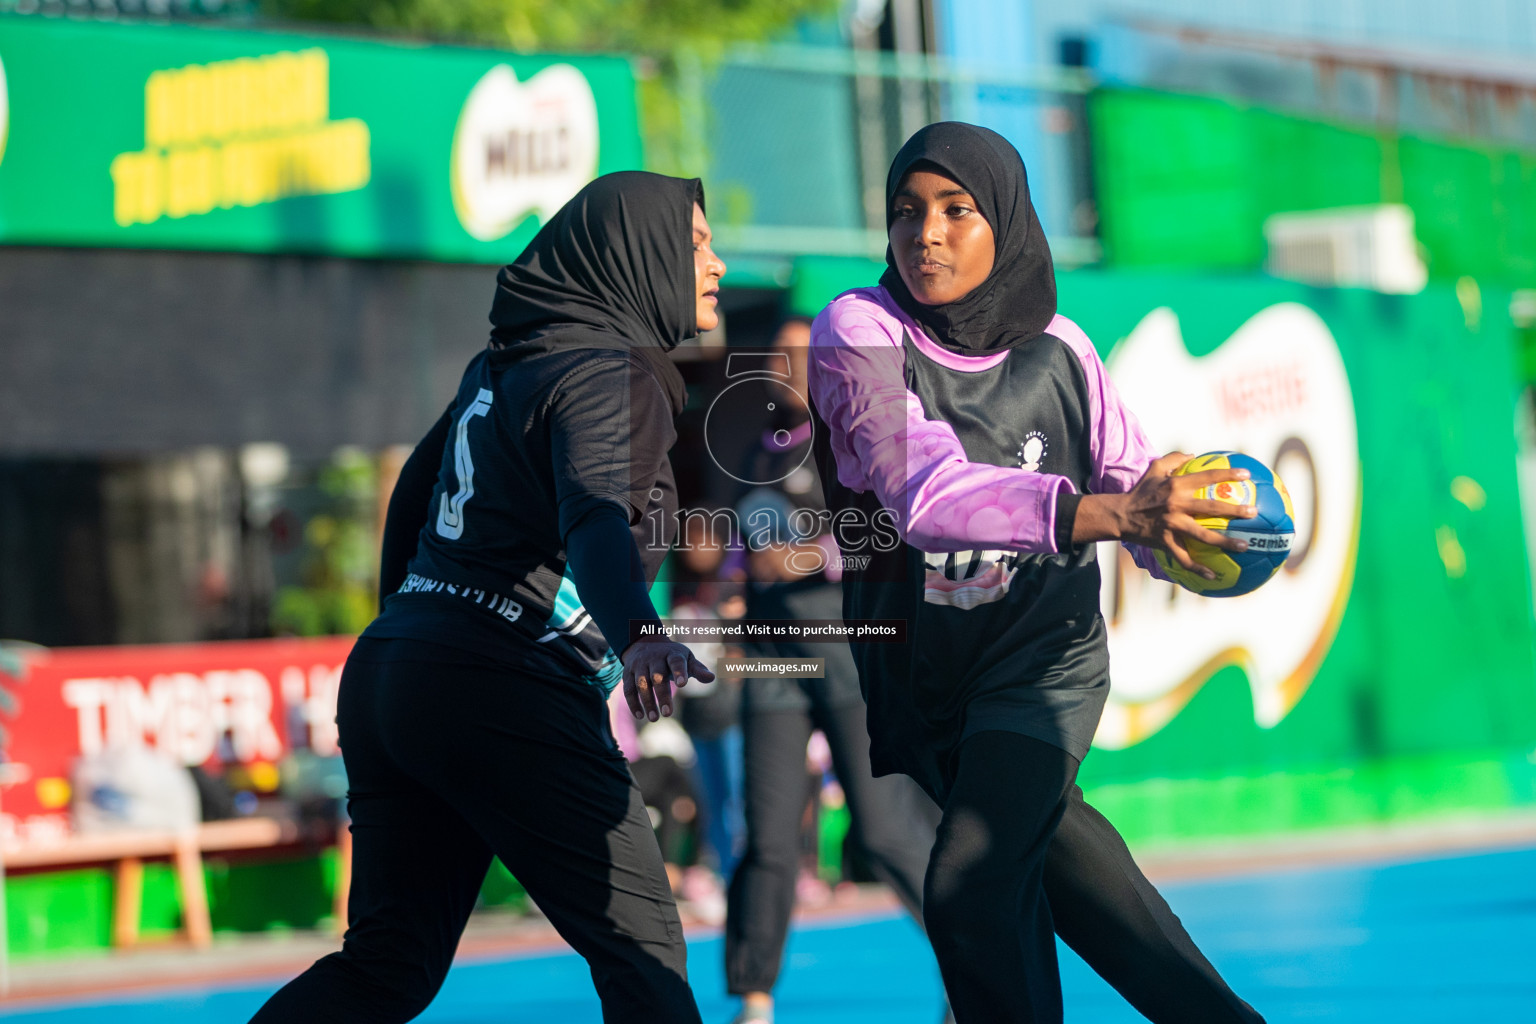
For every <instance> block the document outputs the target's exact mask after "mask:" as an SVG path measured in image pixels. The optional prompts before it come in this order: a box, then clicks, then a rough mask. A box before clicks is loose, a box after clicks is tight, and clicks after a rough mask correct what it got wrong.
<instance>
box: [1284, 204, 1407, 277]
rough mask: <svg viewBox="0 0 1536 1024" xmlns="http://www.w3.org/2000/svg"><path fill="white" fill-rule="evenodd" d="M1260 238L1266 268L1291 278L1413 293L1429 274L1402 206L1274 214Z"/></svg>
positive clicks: (1405, 209) (1388, 205)
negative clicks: (1266, 259) (1266, 252)
mask: <svg viewBox="0 0 1536 1024" xmlns="http://www.w3.org/2000/svg"><path fill="white" fill-rule="evenodd" d="M1264 241H1265V243H1266V245H1267V246H1268V249H1269V259H1268V261H1267V262H1266V264H1265V269H1267V270H1268V271H1269V272H1270V273H1271V274H1273V275H1274V276H1276V277H1283V278H1286V279H1288V280H1292V281H1304V282H1306V283H1307V284H1326V285H1342V286H1347V287H1358V288H1372V289H1374V290H1376V291H1379V292H1391V293H1394V294H1398V295H1411V294H1413V293H1415V292H1418V291H1422V290H1423V288H1424V283H1425V282H1426V281H1427V280H1428V279H1429V270H1428V268H1426V267H1425V266H1424V261H1423V260H1422V259H1421V258H1420V257H1419V244H1418V240H1417V239H1416V238H1414V234H1413V211H1412V210H1410V209H1409V208H1408V207H1406V206H1400V205H1397V204H1383V205H1380V206H1352V207H1345V208H1340V209H1334V210H1313V211H1308V212H1306V213H1277V214H1274V215H1273V216H1271V217H1269V218H1268V219H1267V220H1265V221H1264Z"/></svg>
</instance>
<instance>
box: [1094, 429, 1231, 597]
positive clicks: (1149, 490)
mask: <svg viewBox="0 0 1536 1024" xmlns="http://www.w3.org/2000/svg"><path fill="white" fill-rule="evenodd" d="M1191 458H1193V456H1190V455H1186V454H1184V453H1183V452H1171V453H1169V454H1167V455H1164V456H1163V457H1162V458H1160V459H1158V460H1157V461H1156V462H1154V463H1152V465H1150V466H1148V467H1147V471H1146V473H1144V474H1143V475H1142V477H1141V479H1140V480H1138V481H1136V486H1134V487H1132V488H1131V489H1130V490H1129V491H1127V492H1126V493H1124V494H1092V495H1086V496H1085V497H1084V498H1083V501H1082V504H1081V505H1079V506H1078V512H1077V521H1076V522H1075V523H1074V524H1073V531H1072V539H1073V540H1074V541H1075V542H1078V543H1082V542H1085V541H1095V540H1120V541H1124V542H1126V543H1127V544H1140V545H1142V546H1144V547H1152V548H1161V549H1162V550H1164V551H1166V552H1168V556H1169V557H1170V558H1172V559H1173V560H1174V561H1175V562H1178V563H1179V564H1180V565H1181V566H1183V567H1184V568H1186V569H1188V570H1189V571H1190V572H1195V573H1199V574H1200V575H1201V576H1203V577H1205V578H1206V579H1208V580H1213V579H1215V578H1216V573H1215V572H1214V571H1213V570H1211V569H1208V568H1206V567H1205V566H1203V565H1201V564H1199V563H1198V562H1196V561H1195V560H1194V559H1193V558H1191V557H1190V556H1189V552H1188V551H1187V550H1185V547H1184V541H1185V538H1193V539H1195V540H1198V541H1203V542H1205V543H1206V544H1211V545H1213V546H1215V547H1219V548H1225V549H1227V550H1228V551H1245V550H1247V548H1248V542H1247V541H1245V540H1239V539H1237V538H1235V537H1228V536H1225V535H1224V534H1220V533H1217V532H1216V531H1214V530H1207V529H1206V528H1205V527H1203V526H1201V525H1200V524H1199V523H1197V522H1196V521H1195V520H1197V519H1203V518H1213V517H1214V518H1221V519H1252V518H1253V517H1254V516H1255V515H1257V514H1258V509H1256V508H1254V507H1253V506H1252V505H1233V504H1232V503H1231V502H1226V501H1217V500H1215V499H1213V498H1196V497H1195V493H1196V492H1197V491H1199V490H1200V489H1201V488H1202V487H1209V486H1210V485H1211V484H1218V483H1221V482H1222V481H1224V480H1246V479H1248V471H1247V470H1246V469H1207V470H1203V471H1201V472H1199V473H1189V474H1186V475H1183V476H1174V475H1173V473H1174V471H1175V470H1177V469H1178V468H1179V467H1180V466H1182V465H1184V463H1186V462H1188V461H1189V460H1190V459H1191Z"/></svg>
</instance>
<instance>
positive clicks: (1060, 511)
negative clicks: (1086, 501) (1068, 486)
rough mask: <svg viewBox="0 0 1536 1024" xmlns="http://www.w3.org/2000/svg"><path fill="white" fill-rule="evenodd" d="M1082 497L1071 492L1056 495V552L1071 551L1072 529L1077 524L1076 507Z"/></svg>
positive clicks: (1064, 491)
mask: <svg viewBox="0 0 1536 1024" xmlns="http://www.w3.org/2000/svg"><path fill="white" fill-rule="evenodd" d="M1082 500H1083V496H1082V495H1081V494H1077V493H1075V492H1073V491H1068V490H1061V491H1058V492H1057V493H1056V550H1057V551H1071V550H1072V527H1073V526H1074V525H1075V524H1076V523H1077V506H1078V505H1080V504H1081V503H1082Z"/></svg>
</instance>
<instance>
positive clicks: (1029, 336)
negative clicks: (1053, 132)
mask: <svg viewBox="0 0 1536 1024" xmlns="http://www.w3.org/2000/svg"><path fill="white" fill-rule="evenodd" d="M918 164H926V165H930V166H931V168H932V169H935V170H938V171H940V172H942V173H943V174H944V175H945V176H946V177H949V178H953V179H954V180H955V181H957V182H959V183H960V184H961V186H963V187H964V188H965V190H966V191H967V192H969V193H970V194H971V195H973V196H975V197H976V205H977V208H978V210H979V211H980V213H981V215H982V216H983V217H985V218H986V220H987V223H988V224H989V225H991V227H992V235H993V238H994V239H995V243H996V246H997V251H996V253H995V255H994V257H993V263H992V273H991V274H990V275H988V277H987V279H986V280H985V281H983V282H982V283H981V284H979V285H977V286H976V288H975V290H973V291H972V292H970V294H968V295H966V296H965V297H963V298H961V299H959V300H958V301H955V302H951V303H948V304H946V305H943V306H925V305H923V304H922V303H921V302H918V301H917V299H916V298H914V297H913V295H912V293H911V291H909V290H908V289H907V285H906V282H905V281H903V280H902V279H901V274H900V272H899V271H898V270H897V269H896V256H895V254H894V253H892V251H891V249H890V246H887V247H886V250H885V262H886V271H885V273H884V274H882V275H881V276H880V283H881V284H882V285H884V286H885V290H886V291H888V292H890V293H891V296H892V297H893V298H894V299H895V300H896V304H897V305H899V306H900V307H901V308H902V310H903V311H905V312H906V314H907V315H908V316H910V317H912V319H913V320H916V321H917V322H918V324H919V325H921V326H922V328H923V329H924V331H926V332H927V334H928V335H929V336H930V337H932V338H933V340H934V341H936V342H938V343H939V344H940V345H942V346H944V347H945V348H947V349H949V350H950V351H951V352H958V353H961V354H964V355H978V354H984V353H988V352H999V351H1002V350H1004V349H1010V348H1013V347H1014V346H1016V345H1022V344H1024V343H1025V342H1028V341H1032V340H1034V339H1035V338H1038V337H1039V336H1040V335H1041V334H1042V333H1044V331H1045V329H1046V327H1047V326H1048V325H1049V324H1050V322H1051V319H1052V318H1053V317H1055V315H1056V271H1055V267H1054V266H1053V265H1052V263H1051V247H1050V246H1049V245H1048V244H1047V243H1046V240H1045V232H1044V231H1043V230H1042V229H1041V227H1040V218H1039V217H1037V216H1036V215H1035V208H1034V206H1033V205H1032V204H1031V203H1030V201H1029V181H1028V180H1027V178H1026V177H1025V174H1024V160H1023V158H1022V157H1020V156H1019V151H1018V150H1016V149H1014V148H1013V144H1012V143H1010V142H1009V141H1008V140H1007V139H1005V138H1003V137H1002V136H1001V135H999V134H997V133H996V132H994V131H992V130H990V129H988V128H980V127H978V126H976V125H973V124H964V123H962V122H960V121H940V122H939V123H937V124H930V125H928V126H927V127H926V128H922V129H919V130H918V132H917V134H915V135H913V136H912V137H911V138H910V139H908V140H907V142H906V145H904V146H902V147H901V151H900V152H898V153H897V154H896V159H895V160H893V161H891V171H890V174H888V175H887V176H886V179H885V227H886V230H887V231H889V230H890V227H891V221H892V219H893V213H892V210H891V202H892V200H893V199H894V198H895V196H896V189H897V188H898V187H899V186H900V185H901V179H903V178H905V177H906V176H907V173H908V172H909V171H912V170H914V169H917V170H922V169H924V168H922V167H917V165H918Z"/></svg>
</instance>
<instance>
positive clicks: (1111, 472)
mask: <svg viewBox="0 0 1536 1024" xmlns="http://www.w3.org/2000/svg"><path fill="white" fill-rule="evenodd" d="M1046 330H1047V331H1048V332H1049V333H1050V334H1052V335H1053V336H1055V337H1057V338H1060V339H1061V340H1062V341H1064V342H1065V343H1066V344H1067V347H1068V348H1070V349H1072V351H1073V352H1075V353H1077V358H1078V360H1079V361H1080V362H1081V363H1082V364H1083V375H1084V376H1085V377H1087V379H1088V413H1089V422H1090V427H1089V446H1090V450H1091V452H1092V456H1093V479H1092V480H1090V481H1089V484H1088V487H1089V491H1090V492H1091V493H1094V494H1124V493H1125V492H1126V491H1129V490H1130V489H1131V488H1132V487H1134V486H1136V481H1138V480H1140V479H1141V478H1142V475H1143V474H1145V473H1146V471H1147V467H1148V466H1150V465H1151V464H1152V463H1153V462H1154V461H1155V460H1156V459H1157V458H1158V452H1157V450H1156V449H1154V448H1153V447H1152V442H1151V441H1149V440H1147V434H1146V431H1144V430H1142V429H1141V422H1140V421H1139V420H1137V419H1136V414H1135V413H1133V412H1131V410H1130V409H1128V408H1126V406H1125V403H1124V402H1122V401H1121V400H1120V392H1119V391H1118V390H1117V389H1116V388H1115V382H1114V381H1112V380H1110V379H1109V373H1108V372H1107V371H1106V370H1105V369H1104V362H1103V360H1101V359H1100V358H1099V353H1098V352H1097V351H1096V350H1095V349H1094V347H1093V342H1092V341H1090V340H1089V339H1088V335H1087V334H1085V333H1083V329H1082V328H1081V327H1078V326H1077V324H1075V323H1073V322H1072V321H1071V320H1068V319H1067V318H1066V317H1064V316H1057V317H1056V319H1054V320H1052V321H1051V325H1050V327H1048V328H1046ZM1125 548H1126V550H1127V551H1129V552H1130V553H1131V557H1132V558H1134V559H1135V560H1136V564H1137V565H1139V566H1141V567H1142V568H1143V569H1145V570H1147V571H1148V572H1150V573H1151V574H1152V575H1154V576H1156V577H1158V578H1159V579H1167V578H1168V577H1167V576H1165V575H1163V572H1162V570H1161V569H1160V568H1158V565H1157V561H1156V560H1155V559H1154V558H1153V557H1152V551H1151V549H1150V548H1145V547H1142V546H1141V545H1139V544H1127V545H1126V546H1125Z"/></svg>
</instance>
